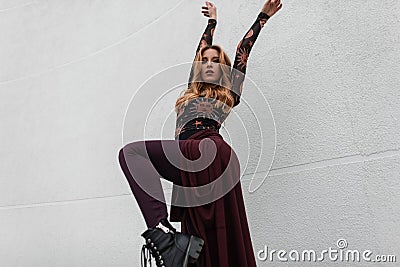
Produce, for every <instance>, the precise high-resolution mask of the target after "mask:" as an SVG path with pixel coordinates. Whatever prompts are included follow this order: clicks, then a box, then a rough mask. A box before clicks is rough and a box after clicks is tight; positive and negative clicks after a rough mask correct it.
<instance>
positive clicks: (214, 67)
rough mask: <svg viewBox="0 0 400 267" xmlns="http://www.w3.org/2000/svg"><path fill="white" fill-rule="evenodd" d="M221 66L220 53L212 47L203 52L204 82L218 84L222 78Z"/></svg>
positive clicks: (202, 76)
mask: <svg viewBox="0 0 400 267" xmlns="http://www.w3.org/2000/svg"><path fill="white" fill-rule="evenodd" d="M221 74H222V71H221V66H220V64H219V53H218V51H217V50H215V49H213V48H210V49H207V50H206V51H204V52H203V57H202V63H201V78H202V81H203V82H208V83H214V84H218V82H219V79H220V78H221Z"/></svg>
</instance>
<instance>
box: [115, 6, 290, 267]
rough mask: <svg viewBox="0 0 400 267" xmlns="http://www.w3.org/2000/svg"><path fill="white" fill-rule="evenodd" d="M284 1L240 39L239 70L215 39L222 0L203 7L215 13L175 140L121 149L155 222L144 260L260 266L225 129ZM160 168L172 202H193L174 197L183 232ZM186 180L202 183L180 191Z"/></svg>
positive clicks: (266, 9)
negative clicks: (256, 50)
mask: <svg viewBox="0 0 400 267" xmlns="http://www.w3.org/2000/svg"><path fill="white" fill-rule="evenodd" d="M281 7H282V4H281V3H280V0H267V1H266V2H265V4H264V5H263V7H262V9H261V12H260V13H259V14H258V16H257V19H256V20H255V22H254V23H253V25H252V26H251V28H250V29H249V30H248V31H247V33H246V34H245V36H244V37H243V39H242V40H241V41H240V42H239V45H238V46H237V49H236V57H235V60H234V64H233V69H232V70H231V68H230V67H231V61H230V60H229V57H228V56H227V55H226V53H225V52H224V51H223V50H222V48H221V47H220V46H218V45H212V38H213V35H214V30H215V26H216V23H217V21H216V18H217V13H216V7H215V5H214V4H212V3H210V2H206V5H205V6H203V7H202V8H203V10H202V13H203V14H204V16H206V17H208V18H209V19H208V24H207V27H206V29H205V31H204V33H203V35H202V38H201V40H200V43H199V45H198V47H197V51H196V56H195V59H194V62H193V65H192V69H191V72H190V78H189V84H188V89H186V90H185V92H184V95H183V96H181V97H179V98H178V100H177V101H176V103H175V109H176V112H177V121H176V130H175V140H146V141H136V142H133V143H129V144H127V145H125V146H124V147H123V148H122V149H121V150H120V151H119V162H120V165H121V168H122V170H123V172H124V174H125V176H126V178H127V180H128V182H129V185H130V187H131V189H132V192H133V194H134V196H135V198H136V201H137V202H138V205H139V208H140V210H141V212H142V214H143V216H144V219H145V221H146V225H147V227H148V229H147V230H146V231H145V232H143V233H142V236H143V237H144V238H145V245H143V248H142V256H144V264H146V260H147V259H146V255H145V249H148V252H149V251H150V253H151V255H152V256H153V257H154V258H155V261H156V264H157V266H166V267H172V266H174V267H175V266H184V267H186V266H207V267H213V266H219V267H222V266H240V267H244V266H256V262H255V258H254V252H253V247H252V244H251V238H250V233H249V229H248V225H247V218H246V212H245V208H244V204H243V197H242V191H241V184H240V181H239V178H240V177H239V176H240V171H239V170H240V166H239V162H238V160H237V157H236V155H235V153H234V151H233V150H232V149H231V147H230V146H229V145H228V144H227V143H226V142H225V141H224V140H223V138H222V136H221V135H220V134H219V129H220V126H221V123H222V122H223V121H224V120H225V119H226V117H227V116H228V115H229V112H230V111H231V109H232V108H233V107H235V106H236V105H238V104H239V102H240V95H241V93H242V88H243V81H244V75H245V73H246V67H247V59H248V56H249V53H250V51H251V49H252V47H253V46H254V42H255V40H256V38H257V36H258V34H259V32H260V31H261V29H262V27H263V26H264V24H265V23H266V22H267V20H268V19H269V18H270V17H271V16H273V15H274V14H275V13H276V12H277V11H278V10H280V9H281ZM205 138H207V139H209V140H211V141H212V142H213V144H214V146H212V145H211V149H210V143H207V142H203V141H204V139H205ZM213 147H214V148H216V150H215V151H214V152H215V154H214V155H210V156H209V155H208V153H206V151H210V150H212V148H213ZM178 148H179V150H178ZM200 151H201V152H200ZM166 152H168V153H166ZM167 154H169V156H167ZM171 155H172V156H171ZM181 155H182V156H183V157H182V156H181ZM174 156H175V157H174ZM183 158H184V159H185V160H188V161H185V160H183ZM210 158H212V159H213V160H212V161H210V162H211V163H210V164H208V165H207V167H206V168H199V169H196V170H194V169H190V168H193V164H192V162H191V161H193V162H195V161H196V160H197V163H198V162H202V160H203V161H204V160H206V159H210ZM199 159H201V160H199ZM173 162H175V163H173ZM177 162H179V163H178V164H179V165H177V164H176V163H177ZM203 163H204V162H203ZM160 176H161V177H162V178H164V179H167V180H169V181H171V182H173V184H174V188H173V192H172V203H174V204H176V203H180V204H181V203H186V204H188V203H189V202H190V205H186V206H185V205H179V206H177V205H174V204H172V205H171V214H170V220H171V221H180V222H181V226H182V227H181V228H182V232H177V231H176V229H175V228H174V227H173V226H172V225H171V224H170V222H169V221H168V219H167V217H168V212H167V207H166V205H165V199H164V194H163V191H162V186H161V182H160V179H159V177H160ZM133 177H135V178H133ZM221 177H222V178H221ZM219 178H221V179H219ZM221 180H223V183H222V182H220V181H221ZM218 182H219V183H218ZM139 184H140V186H139ZM209 184H212V186H211V187H209V188H208V189H210V190H208V189H207V190H206V193H205V194H204V190H203V189H204V186H208V185H209ZM143 188H146V190H143ZM179 188H189V189H193V188H195V189H196V190H197V191H196V190H194V191H190V192H194V193H193V194H192V193H189V194H187V191H186V192H184V193H182V190H181V191H180V192H179V194H178V193H177V192H178V189H179ZM201 192H203V193H201ZM202 196H206V197H205V198H203V199H202ZM188 201H189V202H188ZM196 201H197V202H196ZM194 203H195V205H193V204H194ZM147 257H149V255H147ZM149 261H150V259H149ZM142 264H143V262H142Z"/></svg>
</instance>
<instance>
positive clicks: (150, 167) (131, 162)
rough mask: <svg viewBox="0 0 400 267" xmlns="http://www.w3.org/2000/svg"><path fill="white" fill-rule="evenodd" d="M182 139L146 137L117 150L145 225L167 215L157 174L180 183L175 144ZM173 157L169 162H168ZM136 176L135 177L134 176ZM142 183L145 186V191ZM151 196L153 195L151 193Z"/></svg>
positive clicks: (152, 223) (150, 225)
mask: <svg viewBox="0 0 400 267" xmlns="http://www.w3.org/2000/svg"><path fill="white" fill-rule="evenodd" d="M182 142H185V140H146V141H136V142H133V143H129V144H127V145H125V146H124V147H123V148H122V149H121V150H120V151H119V157H118V160H119V163H120V165H121V168H122V171H123V173H124V174H125V176H126V179H127V180H128V183H129V186H130V188H131V190H132V193H133V195H134V196H135V199H136V201H137V203H138V205H139V208H140V210H141V212H142V214H143V217H144V219H145V221H146V225H147V227H149V228H150V227H154V226H155V225H157V224H158V222H159V221H160V220H161V219H163V218H167V217H168V212H167V205H166V204H165V197H164V192H163V189H162V186H161V181H160V176H161V178H164V179H166V180H168V181H170V182H173V183H175V184H178V185H182V183H181V178H180V169H179V168H178V167H177V165H176V164H175V165H174V164H172V163H176V161H177V159H178V158H177V157H175V158H174V157H172V158H171V156H170V154H169V153H168V158H167V157H166V154H165V152H164V151H165V150H168V151H170V152H171V153H172V155H175V156H177V155H179V153H176V152H177V148H180V145H181V144H182ZM171 159H172V163H171ZM134 178H135V179H134ZM141 186H144V188H145V190H146V191H147V192H148V193H146V192H145V190H144V189H143V188H141ZM153 196H154V197H153Z"/></svg>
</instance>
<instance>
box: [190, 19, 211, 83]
mask: <svg viewBox="0 0 400 267" xmlns="http://www.w3.org/2000/svg"><path fill="white" fill-rule="evenodd" d="M216 25H217V20H215V19H208V23H207V27H206V29H205V30H204V33H203V35H202V36H201V39H200V42H199V45H198V46H197V49H196V54H195V58H196V55H197V53H198V52H199V51H200V49H201V48H202V47H203V46H206V45H212V41H213V36H214V30H215V26H216ZM193 63H194V60H193ZM193 69H194V65H193V64H192V68H191V69H190V76H189V81H188V87H189V86H190V84H191V81H192V79H193Z"/></svg>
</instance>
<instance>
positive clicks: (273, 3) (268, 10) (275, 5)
mask: <svg viewBox="0 0 400 267" xmlns="http://www.w3.org/2000/svg"><path fill="white" fill-rule="evenodd" d="M281 7H282V4H281V0H267V2H265V4H264V6H263V7H262V9H261V12H263V13H265V14H267V15H268V16H270V17H272V16H273V15H274V14H275V13H276V12H277V11H278V10H279V9H281Z"/></svg>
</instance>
